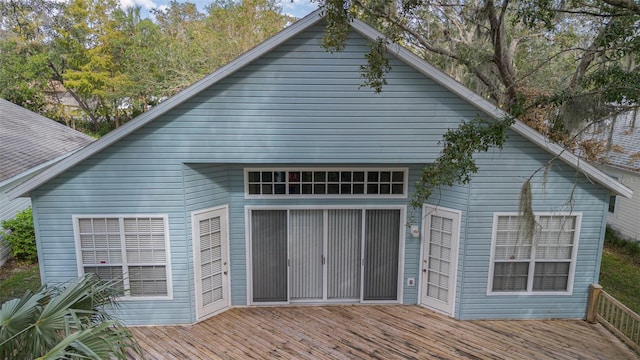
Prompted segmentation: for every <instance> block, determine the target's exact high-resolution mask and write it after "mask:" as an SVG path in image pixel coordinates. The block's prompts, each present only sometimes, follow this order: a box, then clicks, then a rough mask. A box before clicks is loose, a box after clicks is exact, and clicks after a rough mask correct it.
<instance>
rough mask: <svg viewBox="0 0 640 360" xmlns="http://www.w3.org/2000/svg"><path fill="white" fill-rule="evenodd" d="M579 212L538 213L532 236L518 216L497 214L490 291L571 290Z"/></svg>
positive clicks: (499, 292)
mask: <svg viewBox="0 0 640 360" xmlns="http://www.w3.org/2000/svg"><path fill="white" fill-rule="evenodd" d="M580 218H581V217H580V215H575V214H573V215H570V214H560V215H556V214H553V215H536V217H535V220H536V225H535V229H534V231H533V235H529V236H527V235H526V234H527V232H526V231H523V228H522V223H521V222H520V217H519V216H518V215H511V214H509V215H495V218H494V227H493V245H492V247H493V252H492V259H491V262H492V266H491V272H490V274H489V276H490V279H489V293H493V294H503V293H571V288H572V284H573V275H574V267H575V259H576V253H577V242H578V231H579V230H578V229H579V228H580Z"/></svg>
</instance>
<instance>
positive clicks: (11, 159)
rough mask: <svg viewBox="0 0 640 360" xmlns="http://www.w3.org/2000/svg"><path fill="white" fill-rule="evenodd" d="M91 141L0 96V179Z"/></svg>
mask: <svg viewBox="0 0 640 360" xmlns="http://www.w3.org/2000/svg"><path fill="white" fill-rule="evenodd" d="M92 141H93V138H91V137H90V136H87V135H85V134H83V133H81V132H79V131H76V130H73V129H71V128H69V127H67V126H64V125H62V124H59V123H57V122H55V121H53V120H51V119H49V118H46V117H44V116H42V115H39V114H36V113H34V112H32V111H29V110H27V109H25V108H23V107H21V106H18V105H16V104H13V103H11V102H9V101H7V100H4V99H0V181H3V180H6V179H9V178H12V177H14V176H16V175H18V174H20V173H22V172H24V171H27V170H29V169H31V168H33V167H34V166H37V165H40V164H42V163H45V162H47V161H50V160H53V159H55V158H57V157H59V156H62V155H64V154H65V153H68V152H70V151H74V150H77V149H79V148H81V147H84V146H85V145H87V144H89V143H90V142H92Z"/></svg>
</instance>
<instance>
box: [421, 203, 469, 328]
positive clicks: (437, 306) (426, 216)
mask: <svg viewBox="0 0 640 360" xmlns="http://www.w3.org/2000/svg"><path fill="white" fill-rule="evenodd" d="M432 216H439V217H445V218H449V219H452V220H453V224H452V239H451V252H450V261H449V267H450V268H449V284H448V295H449V296H448V299H447V302H444V301H441V300H438V299H434V298H432V297H428V296H426V286H425V282H426V280H427V279H426V275H427V273H428V270H425V269H428V265H429V264H428V259H427V257H428V256H427V255H426V251H427V250H428V248H429V247H428V246H429V244H430V242H431V234H430V231H429V230H430V224H431V217H432ZM461 218H462V212H461V211H460V210H455V209H449V208H444V207H440V206H433V205H428V204H424V205H423V206H422V239H423V241H422V244H421V246H420V285H419V288H418V291H419V294H420V304H421V305H423V306H426V307H428V308H430V309H432V310H435V311H438V312H440V313H443V314H445V315H448V316H451V317H453V316H454V314H455V303H456V288H457V279H458V276H457V275H458V256H459V245H460V230H461Z"/></svg>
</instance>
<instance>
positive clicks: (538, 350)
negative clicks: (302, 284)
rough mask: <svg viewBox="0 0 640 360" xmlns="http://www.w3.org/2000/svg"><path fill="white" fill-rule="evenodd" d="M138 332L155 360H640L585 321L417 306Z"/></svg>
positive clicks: (282, 313)
mask: <svg viewBox="0 0 640 360" xmlns="http://www.w3.org/2000/svg"><path fill="white" fill-rule="evenodd" d="M131 331H132V332H133V334H134V336H135V337H136V339H137V340H138V342H139V343H140V345H141V347H142V348H143V350H144V351H145V358H146V359H151V360H153V359H264V358H276V359H277V358H282V359H356V358H370V359H618V360H624V359H640V356H638V355H637V354H636V353H634V352H633V351H632V350H631V349H629V348H628V347H627V346H626V345H624V344H623V343H622V342H621V341H620V340H618V339H617V338H616V337H615V336H613V335H612V334H610V333H609V332H608V331H607V330H606V329H604V328H603V327H602V326H600V325H597V324H589V323H587V322H585V321H580V320H575V321H574V320H515V321H497V320H483V321H456V320H453V319H451V318H448V317H446V316H443V315H440V314H438V313H434V312H432V311H429V310H427V309H425V308H422V307H420V306H409V305H386V306H385V305H356V306H288V307H251V308H233V309H230V310H228V311H226V312H224V313H222V314H219V315H217V316H214V317H212V318H210V319H207V320H205V321H202V322H200V323H198V324H194V325H187V326H154V327H132V328H131ZM130 358H131V359H133V358H135V357H134V356H130Z"/></svg>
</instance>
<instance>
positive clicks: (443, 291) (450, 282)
mask: <svg viewBox="0 0 640 360" xmlns="http://www.w3.org/2000/svg"><path fill="white" fill-rule="evenodd" d="M422 213H423V214H425V217H424V219H423V234H424V243H423V247H422V280H421V281H422V283H421V286H420V288H421V297H420V303H421V304H422V305H424V306H426V307H429V308H431V309H434V310H437V311H440V312H442V313H445V314H447V315H449V316H453V315H454V303H455V289H456V273H457V270H458V269H457V263H458V262H457V259H458V243H459V239H460V212H458V211H456V210H449V209H444V208H439V207H438V208H436V207H431V206H427V205H425V206H424V207H423V210H422Z"/></svg>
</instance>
